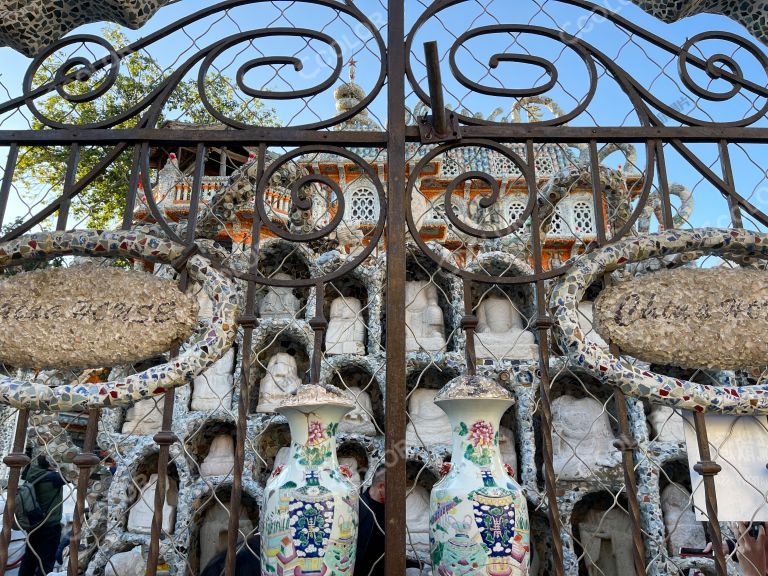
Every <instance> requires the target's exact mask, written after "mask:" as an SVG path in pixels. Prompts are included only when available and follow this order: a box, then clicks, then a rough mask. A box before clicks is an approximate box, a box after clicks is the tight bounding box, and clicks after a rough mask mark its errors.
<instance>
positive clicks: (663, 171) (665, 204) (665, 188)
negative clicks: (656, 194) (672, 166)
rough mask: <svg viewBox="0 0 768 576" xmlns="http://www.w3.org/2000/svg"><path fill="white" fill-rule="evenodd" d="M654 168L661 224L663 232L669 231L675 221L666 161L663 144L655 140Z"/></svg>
mask: <svg viewBox="0 0 768 576" xmlns="http://www.w3.org/2000/svg"><path fill="white" fill-rule="evenodd" d="M656 166H657V168H658V169H659V191H660V193H661V212H662V224H663V225H664V229H665V230H670V229H672V228H674V227H675V219H674V217H673V216H672V202H671V200H670V196H669V180H668V177H667V160H666V158H665V157H664V143H663V142H662V141H661V140H656Z"/></svg>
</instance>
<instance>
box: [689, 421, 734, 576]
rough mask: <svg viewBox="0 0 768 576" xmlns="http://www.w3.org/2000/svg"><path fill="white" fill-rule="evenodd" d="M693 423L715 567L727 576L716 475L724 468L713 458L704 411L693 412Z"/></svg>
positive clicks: (723, 575) (720, 573) (719, 574)
mask: <svg viewBox="0 0 768 576" xmlns="http://www.w3.org/2000/svg"><path fill="white" fill-rule="evenodd" d="M693 424H694V427H695V428H696V443H697V444H698V447H699V461H698V462H697V463H696V465H695V466H694V467H693V469H694V470H695V471H696V472H698V473H699V474H701V476H702V478H703V481H704V498H705V499H706V503H707V520H708V521H709V537H710V539H711V540H712V544H713V546H712V550H713V551H714V552H715V568H716V569H717V576H727V574H728V566H727V565H726V562H725V552H723V546H722V542H723V535H722V533H721V532H720V521H719V520H718V519H717V490H716V489H715V476H717V474H718V473H719V472H720V471H721V470H722V468H721V466H720V465H719V464H717V463H716V462H714V461H713V460H712V453H711V451H710V449H709V436H708V435H707V422H706V420H705V418H704V414H703V413H702V412H693Z"/></svg>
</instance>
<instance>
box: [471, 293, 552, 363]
mask: <svg viewBox="0 0 768 576" xmlns="http://www.w3.org/2000/svg"><path fill="white" fill-rule="evenodd" d="M474 312H475V315H476V316H477V320H478V324H477V328H476V330H475V334H474V344H475V355H476V356H477V358H488V359H493V360H532V359H534V358H537V357H538V347H537V346H536V342H535V338H534V335H533V332H532V331H531V330H529V329H528V318H526V317H525V316H524V313H525V312H524V308H523V306H522V305H521V302H520V301H519V300H516V299H515V298H513V297H512V296H510V295H509V294H507V293H505V292H503V291H502V290H501V289H496V290H491V291H489V292H487V293H486V294H484V295H483V297H482V298H481V299H480V300H479V301H478V302H477V303H476V305H475V310H474Z"/></svg>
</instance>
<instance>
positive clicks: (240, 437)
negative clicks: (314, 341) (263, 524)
mask: <svg viewBox="0 0 768 576" xmlns="http://www.w3.org/2000/svg"><path fill="white" fill-rule="evenodd" d="M258 154H259V156H258V160H257V162H258V164H257V178H256V181H257V182H261V179H262V177H263V176H264V168H265V164H266V157H267V147H266V146H265V145H264V144H263V143H262V144H260V145H259V152H258ZM258 196H259V195H258V194H255V200H254V202H256V201H257V200H258ZM260 241H261V220H260V219H259V212H258V210H254V211H253V222H252V224H251V253H250V255H249V260H248V269H249V272H251V273H253V274H255V273H256V272H257V269H258V265H259V242H260ZM257 287H258V285H257V284H256V282H255V281H254V280H249V281H248V286H247V288H246V294H245V312H244V314H243V317H244V319H247V320H244V319H243V318H241V320H240V324H241V325H242V326H243V350H242V353H241V356H242V359H241V369H240V398H239V400H238V403H237V433H236V438H235V466H234V469H233V477H232V493H231V495H230V499H229V533H228V537H227V559H226V562H225V565H224V575H225V576H235V563H236V560H237V558H236V555H237V540H238V535H239V533H240V504H241V501H242V496H243V470H244V469H245V440H246V436H247V434H248V402H249V397H250V384H251V354H252V347H253V330H254V328H256V327H257V326H258V318H257V317H256V314H255V312H256V289H257Z"/></svg>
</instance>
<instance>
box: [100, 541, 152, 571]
mask: <svg viewBox="0 0 768 576" xmlns="http://www.w3.org/2000/svg"><path fill="white" fill-rule="evenodd" d="M146 571H147V559H146V558H145V557H144V554H143V553H142V551H141V546H136V547H135V548H131V549H130V550H128V551H127V552H118V553H117V554H113V555H112V556H110V558H109V560H108V561H107V564H106V566H104V576H144V574H145V573H146Z"/></svg>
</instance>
